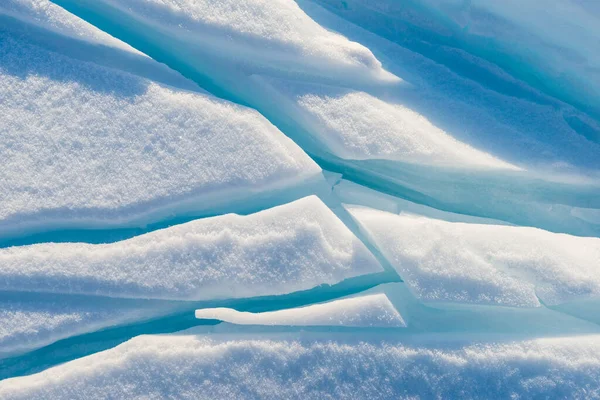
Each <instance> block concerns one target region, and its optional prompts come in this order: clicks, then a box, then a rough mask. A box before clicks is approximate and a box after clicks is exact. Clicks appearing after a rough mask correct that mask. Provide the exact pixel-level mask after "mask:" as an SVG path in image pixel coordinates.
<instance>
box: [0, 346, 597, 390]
mask: <svg viewBox="0 0 600 400" xmlns="http://www.w3.org/2000/svg"><path fill="white" fill-rule="evenodd" d="M599 379H600V337H598V336H588V337H565V338H553V339H534V340H520V341H504V342H502V341H500V342H491V341H488V342H481V341H472V342H471V343H470V344H461V343H453V342H451V341H449V340H447V339H442V338H440V337H437V338H435V339H433V340H431V341H427V340H421V341H416V342H415V343H411V341H410V340H404V341H403V342H401V343H400V342H399V341H398V340H397V339H396V340H385V339H384V340H382V339H377V338H371V339H369V338H364V339H362V340H360V341H359V340H357V339H352V338H348V336H342V335H339V334H338V336H337V338H329V339H323V338H322V336H318V335H314V334H305V335H303V336H302V337H286V336H278V337H268V336H267V337H265V336H264V335H263V337H256V336H255V337H247V336H242V335H240V336H237V337H236V336H233V337H226V336H224V337H220V336H218V335H210V336H203V335H193V334H187V335H186V334H178V335H173V336H140V337H137V338H134V339H132V340H130V341H129V342H127V343H125V344H123V345H120V346H118V347H116V348H114V349H112V350H108V351H105V352H101V353H97V354H94V355H92V356H89V357H85V358H82V359H79V360H75V361H72V362H69V363H66V364H63V365H60V366H58V367H54V368H52V369H49V370H47V371H44V372H42V373H39V374H35V375H31V376H26V377H21V378H15V379H8V380H5V381H2V382H0V397H2V398H3V399H7V400H17V399H32V398H35V399H57V398H68V399H89V398H106V397H110V398H112V399H141V398H144V399H162V398H181V399H195V400H196V399H215V398H228V399H259V398H260V399H282V398H286V399H331V398H354V399H366V398H377V399H398V398H570V399H592V398H598V397H599V396H600V392H599V391H598V390H599V388H598V380H599Z"/></svg>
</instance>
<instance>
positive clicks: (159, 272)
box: [0, 196, 382, 300]
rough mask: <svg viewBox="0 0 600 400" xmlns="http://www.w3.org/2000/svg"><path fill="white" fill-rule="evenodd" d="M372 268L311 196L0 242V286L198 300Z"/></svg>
mask: <svg viewBox="0 0 600 400" xmlns="http://www.w3.org/2000/svg"><path fill="white" fill-rule="evenodd" d="M381 271H382V268H381V266H380V265H379V263H378V262H377V261H376V260H375V258H374V257H373V256H372V255H371V253H370V252H369V251H368V250H367V248H366V247H365V246H364V245H363V244H362V242H360V240H359V239H358V238H356V237H355V236H354V235H353V234H352V232H350V230H348V228H346V226H345V225H344V224H343V223H342V222H341V221H340V220H339V219H338V218H337V217H336V216H335V214H334V213H333V212H332V211H330V210H329V209H328V208H327V206H325V204H323V203H322V202H321V201H320V200H319V199H318V198H317V197H316V196H310V197H306V198H304V199H301V200H297V201H295V202H293V203H289V204H286V205H283V206H279V207H275V208H272V209H269V210H266V211H261V212H258V213H256V214H252V215H248V216H239V215H235V214H228V215H223V216H218V217H213V218H206V219H200V220H195V221H192V222H188V223H186V224H182V225H177V226H173V227H170V228H167V229H163V230H158V231H154V232H151V233H148V234H145V235H141V236H137V237H134V238H132V239H128V240H125V241H122V242H117V243H112V244H99V245H93V244H83V243H44V244H35V245H30V246H19V247H10V248H6V249H0V290H13V291H23V292H53V293H77V294H93V295H105V296H114V297H136V298H161V299H174V300H175V299H178V300H205V299H217V298H220V299H222V298H241V297H252V296H265V295H278V294H286V293H291V292H294V291H299V290H305V289H310V288H313V287H315V286H318V285H321V284H334V283H338V282H340V281H342V280H344V279H346V278H350V277H355V276H359V275H363V274H368V273H372V272H381Z"/></svg>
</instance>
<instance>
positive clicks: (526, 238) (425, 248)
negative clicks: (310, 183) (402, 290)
mask: <svg viewBox="0 0 600 400" xmlns="http://www.w3.org/2000/svg"><path fill="white" fill-rule="evenodd" d="M348 210H349V211H350V213H351V214H352V216H353V217H354V218H355V219H356V220H357V221H358V223H359V224H360V225H361V226H362V227H363V228H364V230H365V231H366V232H367V234H368V236H369V237H370V240H372V241H373V243H374V244H375V245H376V246H377V247H378V248H379V249H380V250H381V252H382V253H383V254H384V256H385V257H386V258H387V259H388V260H389V261H390V262H391V263H392V265H393V266H394V267H395V268H396V270H397V271H398V273H399V274H400V276H401V277H402V278H403V279H404V280H405V281H406V283H407V284H408V285H409V287H410V288H411V289H412V290H413V292H414V293H415V294H416V295H417V296H418V297H419V298H421V299H423V300H426V301H441V302H467V303H484V304H497V305H504V306H518V307H535V306H539V305H540V302H539V300H538V299H540V300H541V301H543V302H544V303H545V304H549V305H552V304H560V303H565V302H568V301H572V300H576V299H580V298H586V297H597V296H599V295H600V239H598V238H586V237H577V236H571V235H566V234H557V233H551V232H548V231H544V230H541V229H536V228H529V227H517V226H501V225H487V224H473V223H464V222H448V221H442V220H438V219H433V218H428V217H424V216H421V215H416V214H410V213H400V214H399V215H395V214H391V213H388V212H383V211H379V210H374V209H369V208H366V207H360V206H349V207H348Z"/></svg>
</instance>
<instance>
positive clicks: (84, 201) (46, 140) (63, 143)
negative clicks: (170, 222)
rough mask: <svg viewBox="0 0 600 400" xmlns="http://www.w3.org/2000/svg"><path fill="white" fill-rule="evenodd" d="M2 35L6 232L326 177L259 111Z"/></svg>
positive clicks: (115, 217)
mask: <svg viewBox="0 0 600 400" xmlns="http://www.w3.org/2000/svg"><path fill="white" fill-rule="evenodd" d="M0 35H1V36H2V40H1V44H0V92H1V93H2V102H0V115H2V124H0V136H1V137H2V138H3V140H2V142H1V143H0V154H2V159H3V160H2V162H3V168H2V169H1V171H0V231H1V232H2V235H8V234H11V233H13V232H17V231H18V232H21V231H23V230H27V229H30V228H31V229H34V228H40V229H41V228H47V227H49V226H50V225H59V226H63V225H80V226H86V227H89V226H94V225H119V224H126V223H131V222H134V221H137V222H138V223H139V222H140V221H143V222H148V221H149V220H152V219H157V218H159V215H163V216H164V215H168V214H172V213H174V212H184V211H193V212H199V211H204V212H206V211H207V210H210V209H211V208H216V206H217V205H218V206H221V207H224V206H226V205H227V204H231V203H232V202H235V201H237V202H240V201H242V200H243V201H247V200H248V199H250V198H252V196H257V195H258V194H262V195H263V196H264V195H265V194H268V193H270V192H274V191H281V190H283V189H292V188H294V187H297V186H302V185H309V184H310V182H313V181H314V182H318V181H324V180H323V179H322V176H321V174H320V168H319V167H318V166H317V165H316V164H315V163H314V162H313V161H312V160H311V159H310V158H308V157H307V156H306V155H305V154H304V153H303V151H302V150H301V149H300V148H299V147H297V146H296V145H295V144H294V143H293V142H292V141H291V140H289V139H288V138H286V137H285V136H284V135H283V134H282V133H281V132H280V131H279V130H278V129H277V128H275V127H274V126H273V125H272V124H270V123H269V122H268V121H267V120H266V119H265V118H264V117H262V116H261V115H260V114H258V113H257V112H256V111H253V110H250V109H247V108H244V107H242V106H237V105H234V104H231V103H228V102H225V101H222V100H218V99H216V98H213V97H210V96H207V95H203V94H199V93H192V92H188V91H181V90H176V89H174V88H169V87H165V86H162V85H159V84H157V83H155V82H152V81H149V80H146V79H143V78H140V77H136V76H133V75H130V74H127V73H122V72H120V71H117V70H113V69H109V68H104V67H101V66H98V65H95V64H91V63H88V62H81V61H80V60H77V59H73V58H70V57H67V56H64V55H62V54H57V53H55V52H51V51H47V50H45V49H43V48H40V47H38V46H36V45H33V44H31V43H29V42H28V41H27V40H25V39H21V38H20V37H19V35H13V34H11V33H10V31H9V32H8V33H7V32H0ZM311 185H312V184H311ZM313 186H314V185H313ZM39 225H43V226H41V227H40V226H39Z"/></svg>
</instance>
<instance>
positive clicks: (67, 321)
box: [0, 294, 176, 357]
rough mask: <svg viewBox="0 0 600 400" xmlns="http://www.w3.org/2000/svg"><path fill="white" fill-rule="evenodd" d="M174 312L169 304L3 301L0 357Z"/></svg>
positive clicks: (25, 298)
mask: <svg viewBox="0 0 600 400" xmlns="http://www.w3.org/2000/svg"><path fill="white" fill-rule="evenodd" d="M175 309H176V307H175V306H174V305H172V304H171V305H169V304H155V303H152V304H140V303H136V304H115V303H114V302H112V303H111V302H108V303H107V302H102V301H99V300H98V299H89V300H87V299H84V300H82V299H68V298H63V299H47V298H39V295H37V294H36V295H34V296H21V298H20V299H10V300H7V299H3V300H0V357H4V356H7V355H11V354H14V353H19V352H24V351H27V350H31V349H35V348H39V347H42V346H45V345H48V344H50V343H53V342H55V341H57V340H60V339H64V338H67V337H71V336H74V335H78V334H82V333H87V332H93V331H96V330H100V329H103V328H106V327H109V326H114V325H118V324H123V323H127V322H132V321H136V320H143V319H150V318H153V317H157V316H159V315H162V314H166V313H168V312H170V311H173V310H175Z"/></svg>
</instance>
